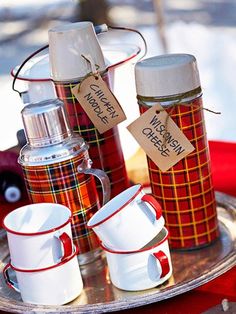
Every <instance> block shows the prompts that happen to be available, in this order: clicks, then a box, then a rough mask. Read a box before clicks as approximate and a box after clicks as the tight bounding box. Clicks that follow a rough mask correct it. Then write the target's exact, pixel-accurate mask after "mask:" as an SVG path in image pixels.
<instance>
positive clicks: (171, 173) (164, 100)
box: [135, 54, 219, 249]
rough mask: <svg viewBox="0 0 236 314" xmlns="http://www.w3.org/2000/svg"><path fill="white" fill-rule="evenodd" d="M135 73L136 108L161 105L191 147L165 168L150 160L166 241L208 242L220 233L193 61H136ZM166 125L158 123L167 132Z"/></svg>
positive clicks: (172, 57) (180, 57)
mask: <svg viewBox="0 0 236 314" xmlns="http://www.w3.org/2000/svg"><path fill="white" fill-rule="evenodd" d="M135 77H136V88H137V94H138V96H137V98H138V103H139V105H140V112H141V113H143V112H144V111H146V110H147V109H148V108H150V107H151V106H153V105H155V104H157V103H159V104H161V105H162V106H163V107H164V109H165V110H166V111H167V112H168V113H169V115H170V116H171V118H172V119H173V120H174V121H175V123H176V124H177V125H178V127H179V128H180V129H181V130H182V132H183V133H184V134H185V136H186V137H187V138H188V140H189V141H190V142H191V144H192V145H193V146H194V148H195V150H194V151H193V152H192V153H190V154H189V155H187V157H185V158H184V159H182V160H180V161H179V162H178V163H177V164H175V165H174V166H173V167H171V168H170V169H169V170H167V171H165V172H162V171H161V170H160V169H159V168H158V167H157V166H156V164H155V163H154V162H153V161H152V160H151V159H150V158H148V168H149V175H150V183H151V189H152V193H153V195H154V196H155V198H156V199H157V200H158V201H159V202H160V203H161V205H162V208H163V211H164V216H165V221H166V225H167V227H168V229H169V232H170V238H169V239H170V244H171V246H172V248H185V249H186V248H197V247H200V246H204V245H207V244H209V243H211V242H212V241H214V240H215V239H216V238H217V237H218V233H219V231H218V224H217V214H216V203H215V196H214V190H213V186H212V177H211V168H210V155H209V150H208V143H207V137H206V129H205V123H204V116H203V107H202V90H201V86H200V79H199V73H198V68H197V63H196V59H195V58H194V57H193V56H191V55H187V54H169V55H163V56H158V57H153V58H149V59H146V60H143V61H141V62H138V63H137V65H136V68H135ZM167 125H168V124H166V123H164V124H163V125H162V126H161V127H162V129H165V128H166V132H168V130H167ZM162 133H163V132H162ZM165 135H166V138H167V133H166V134H164V135H163V138H165ZM163 144H164V141H163ZM165 144H166V145H167V148H168V141H166V143H165Z"/></svg>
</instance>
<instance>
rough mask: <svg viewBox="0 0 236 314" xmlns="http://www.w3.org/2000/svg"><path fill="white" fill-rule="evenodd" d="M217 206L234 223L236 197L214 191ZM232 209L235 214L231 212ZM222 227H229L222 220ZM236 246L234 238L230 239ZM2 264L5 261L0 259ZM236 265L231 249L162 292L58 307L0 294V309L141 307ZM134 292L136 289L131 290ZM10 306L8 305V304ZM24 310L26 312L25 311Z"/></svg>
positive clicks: (60, 310)
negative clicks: (207, 265) (204, 268)
mask: <svg viewBox="0 0 236 314" xmlns="http://www.w3.org/2000/svg"><path fill="white" fill-rule="evenodd" d="M216 199H217V205H218V206H221V207H223V208H224V210H225V211H228V210H231V211H232V214H233V216H234V217H232V219H233V222H235V221H236V211H235V210H236V198H235V197H233V196H229V195H227V194H224V193H221V192H216ZM233 211H235V213H234V212H233ZM221 224H223V227H224V228H226V229H227V230H228V228H227V227H226V226H225V224H224V223H222V222H221ZM233 243H234V246H235V248H236V241H234V242H233ZM0 262H1V264H5V263H3V262H2V261H0ZM235 265H236V254H235V252H234V251H231V252H230V253H229V254H227V255H226V256H225V257H224V258H222V259H221V260H220V261H219V262H218V263H216V264H215V266H214V267H213V268H212V269H210V270H209V269H207V270H205V271H203V272H202V274H201V275H200V276H199V277H197V278H194V279H192V280H187V281H183V282H180V283H178V284H176V285H173V286H170V287H166V288H165V289H164V290H162V291H161V292H159V291H158V292H154V293H153V294H149V295H147V294H145V291H146V290H144V293H143V294H141V292H138V293H137V294H136V295H134V296H130V297H129V298H123V299H119V300H113V301H109V302H106V303H101V302H100V303H95V304H83V305H78V304H76V305H61V306H58V307H56V306H44V305H34V304H28V303H24V302H23V301H17V300H14V299H10V304H9V299H7V297H3V296H1V295H0V310H4V311H7V310H9V311H11V312H12V313H27V314H29V313H32V314H33V313H68V314H69V313H71V314H73V313H91V312H92V313H105V312H113V311H119V310H125V309H131V308H135V307H140V306H144V305H148V304H152V303H157V302H159V301H163V300H166V299H169V298H172V297H174V296H177V295H180V294H182V293H185V292H188V291H190V290H193V289H195V288H197V287H199V286H201V285H203V284H205V283H207V282H209V281H211V280H213V279H215V278H217V277H219V276H221V275H222V274H224V273H225V272H227V271H228V270H230V269H231V268H233V267H234V266H235ZM133 294H135V292H133ZM9 305H10V307H9ZM26 311H27V312H26Z"/></svg>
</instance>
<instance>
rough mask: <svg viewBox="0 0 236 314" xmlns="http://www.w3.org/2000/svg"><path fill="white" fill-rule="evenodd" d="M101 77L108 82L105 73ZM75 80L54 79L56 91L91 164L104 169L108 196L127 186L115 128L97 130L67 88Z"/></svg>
mask: <svg viewBox="0 0 236 314" xmlns="http://www.w3.org/2000/svg"><path fill="white" fill-rule="evenodd" d="M103 79H104V80H105V81H106V82H107V83H108V78H107V75H106V76H104V77H103ZM78 83H79V82H73V83H60V82H54V84H55V88H56V93H57V95H58V97H59V98H60V99H61V100H62V101H63V102H64V104H65V108H66V111H67V114H68V117H69V122H70V126H71V128H72V129H73V131H74V132H78V133H79V134H80V136H82V137H83V139H84V140H85V141H86V142H87V143H88V144H89V147H90V148H89V155H90V157H91V159H92V161H93V167H94V168H98V169H102V170H104V171H105V172H106V174H107V175H108V177H109V179H110V182H111V197H114V196H116V195H117V194H119V193H120V192H122V191H123V190H125V189H126V188H127V187H128V186H129V182H128V177H127V173H126V168H125V161H124V156H123V152H122V148H121V143H120V138H119V133H118V128H117V127H114V128H112V129H111V130H109V131H107V132H105V133H103V134H99V132H98V130H97V129H96V128H95V126H94V124H93V123H92V122H91V120H90V119H89V117H88V116H87V114H86V112H85V111H84V110H83V108H82V107H81V106H80V104H79V102H78V101H77V99H76V98H75V97H74V95H73V94H72V91H71V89H72V88H73V87H74V86H75V85H77V84H78ZM97 188H98V191H99V197H100V200H101V199H102V189H101V185H100V184H97Z"/></svg>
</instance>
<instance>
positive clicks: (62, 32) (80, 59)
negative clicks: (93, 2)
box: [49, 22, 129, 197]
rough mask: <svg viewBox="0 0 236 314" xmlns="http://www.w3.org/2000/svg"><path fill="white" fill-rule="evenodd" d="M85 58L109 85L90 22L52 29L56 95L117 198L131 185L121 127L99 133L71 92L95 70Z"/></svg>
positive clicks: (52, 67) (50, 38)
mask: <svg viewBox="0 0 236 314" xmlns="http://www.w3.org/2000/svg"><path fill="white" fill-rule="evenodd" d="M86 57H89V58H91V59H92V60H93V62H94V65H95V66H96V68H97V70H98V71H99V73H100V75H101V76H102V78H103V80H104V81H105V82H107V84H108V85H109V80H108V73H107V68H106V64H105V60H104V57H103V53H102V49H101V47H100V45H99V42H98V39H97V37H96V34H95V31H94V27H93V24H92V23H91V22H78V23H71V24H69V25H62V26H59V27H55V28H54V29H51V30H50V31H49V59H50V65H51V74H52V79H53V82H54V85H55V89H56V93H57V96H58V97H59V98H60V99H61V100H63V102H64V104H65V108H66V111H67V114H68V118H69V122H70V126H71V128H72V130H73V131H74V132H76V133H78V134H79V135H80V136H82V137H83V138H84V139H85V141H86V142H87V143H88V144H89V146H90V150H89V154H90V157H91V159H92V160H93V163H94V166H95V167H96V168H100V169H103V170H104V171H105V172H106V174H107V175H108V177H109V179H110V182H111V197H114V196H116V195H117V194H119V193H120V192H122V191H123V190H125V189H126V188H127V187H128V186H129V182H128V178H127V173H126V167H125V161H124V156H123V152H122V148H121V142H120V138H119V133H118V128H117V127H113V128H112V129H110V130H109V131H107V132H105V133H103V134H100V133H99V132H98V130H97V129H96V127H95V126H94V124H93V123H92V122H91V120H90V118H89V117H88V115H87V114H86V112H85V111H84V109H83V108H82V107H81V105H80V104H79V102H78V100H77V99H76V98H75V96H74V95H73V93H72V88H73V87H74V86H75V85H77V84H78V83H80V82H81V81H82V80H83V79H84V78H85V77H86V76H87V75H88V74H89V73H91V72H92V67H91V64H90V63H89V62H88V60H86ZM97 186H98V190H99V191H101V186H100V185H97ZM99 196H100V194H99Z"/></svg>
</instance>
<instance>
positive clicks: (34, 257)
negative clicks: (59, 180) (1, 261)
mask: <svg viewBox="0 0 236 314" xmlns="http://www.w3.org/2000/svg"><path fill="white" fill-rule="evenodd" d="M71 219H72V218H71V211H70V209H69V208H67V207H66V206H64V205H60V204H53V203H38V204H31V205H26V206H23V207H20V208H17V209H15V210H14V211H12V212H11V213H9V214H8V215H7V216H6V217H5V218H4V220H3V228H4V229H5V230H6V231H7V239H8V246H9V251H10V256H11V262H12V265H14V266H15V267H17V268H21V269H41V268H44V267H49V266H52V265H55V264H58V263H60V262H61V261H63V260H65V259H67V258H68V257H70V256H71V255H72V253H73V242H72V232H71Z"/></svg>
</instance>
